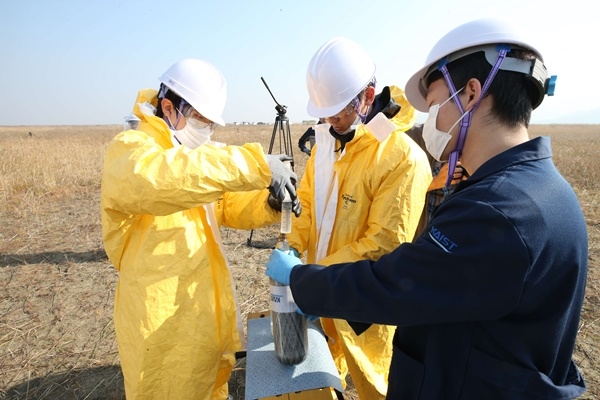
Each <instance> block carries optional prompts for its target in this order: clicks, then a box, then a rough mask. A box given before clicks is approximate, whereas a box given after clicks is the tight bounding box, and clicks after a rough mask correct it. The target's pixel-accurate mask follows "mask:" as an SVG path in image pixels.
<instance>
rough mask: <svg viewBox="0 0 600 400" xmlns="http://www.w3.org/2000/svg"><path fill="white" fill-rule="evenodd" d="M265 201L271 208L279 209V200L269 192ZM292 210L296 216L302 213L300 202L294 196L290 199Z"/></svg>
mask: <svg viewBox="0 0 600 400" xmlns="http://www.w3.org/2000/svg"><path fill="white" fill-rule="evenodd" d="M267 203H269V205H270V206H271V208H272V209H274V210H277V211H281V201H278V200H277V199H276V198H275V197H273V195H272V194H271V193H269V197H268V198H267ZM292 212H293V213H294V215H295V216H296V217H299V216H300V214H302V204H301V203H300V200H298V198H297V197H296V198H295V199H294V200H292Z"/></svg>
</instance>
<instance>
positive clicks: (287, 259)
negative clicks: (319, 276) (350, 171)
mask: <svg viewBox="0 0 600 400" xmlns="http://www.w3.org/2000/svg"><path fill="white" fill-rule="evenodd" d="M300 264H302V261H301V260H300V259H299V258H298V257H296V256H294V255H292V254H288V252H285V251H281V250H279V249H275V250H273V252H272V253H271V255H270V256H269V261H268V262H267V271H266V274H267V276H268V277H269V278H272V279H275V280H276V281H277V282H279V283H282V284H284V285H289V284H290V274H291V273H292V269H293V268H294V267H295V266H296V265H300Z"/></svg>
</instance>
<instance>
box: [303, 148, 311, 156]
mask: <svg viewBox="0 0 600 400" xmlns="http://www.w3.org/2000/svg"><path fill="white" fill-rule="evenodd" d="M302 152H303V153H304V154H306V155H307V156H310V153H311V151H310V149H309V148H308V147H305V148H303V149H302Z"/></svg>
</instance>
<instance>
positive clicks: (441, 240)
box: [429, 226, 458, 253]
mask: <svg viewBox="0 0 600 400" xmlns="http://www.w3.org/2000/svg"><path fill="white" fill-rule="evenodd" d="M429 237H430V238H431V239H432V240H433V242H434V243H435V244H437V245H438V246H440V247H441V248H442V250H444V251H445V252H446V253H451V252H452V250H453V249H455V248H456V247H458V246H457V244H456V243H454V242H453V241H452V240H450V239H449V238H448V237H447V236H446V235H444V234H443V233H442V232H441V231H440V230H439V229H437V228H436V227H435V226H432V227H431V229H430V230H429Z"/></svg>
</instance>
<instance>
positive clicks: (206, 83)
mask: <svg viewBox="0 0 600 400" xmlns="http://www.w3.org/2000/svg"><path fill="white" fill-rule="evenodd" d="M158 79H159V80H160V81H161V82H162V83H163V84H164V85H165V86H166V87H168V88H169V89H171V90H172V91H173V92H175V93H176V94H177V95H178V96H179V97H181V98H183V99H184V100H185V101H187V102H188V103H189V104H190V105H191V106H192V107H194V109H195V110H196V111H198V112H199V113H200V114H202V115H203V116H204V117H206V118H208V119H210V120H211V121H213V122H216V123H217V124H219V125H225V121H223V117H222V114H223V109H224V108H225V101H226V100H227V82H226V81H225V78H224V77H223V74H222V73H221V71H219V70H218V69H217V67H215V66H214V65H212V64H210V63H208V62H206V61H203V60H197V59H192V58H187V59H183V60H181V61H178V62H176V63H175V64H173V65H172V66H171V67H170V68H169V69H168V70H167V71H166V72H165V73H164V74H162V75H161V77H160V78H158Z"/></svg>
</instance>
